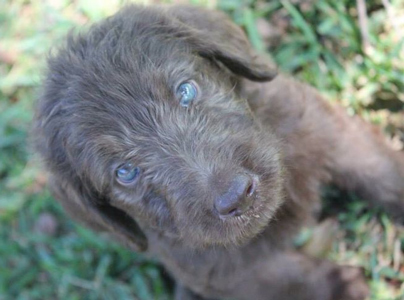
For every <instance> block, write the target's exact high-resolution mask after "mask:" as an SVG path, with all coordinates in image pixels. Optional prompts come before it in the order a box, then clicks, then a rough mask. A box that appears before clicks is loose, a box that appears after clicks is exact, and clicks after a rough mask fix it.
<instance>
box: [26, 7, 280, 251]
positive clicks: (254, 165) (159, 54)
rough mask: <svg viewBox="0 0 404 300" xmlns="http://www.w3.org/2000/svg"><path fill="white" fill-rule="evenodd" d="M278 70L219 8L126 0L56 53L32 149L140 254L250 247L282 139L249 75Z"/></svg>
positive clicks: (91, 216) (56, 186)
mask: <svg viewBox="0 0 404 300" xmlns="http://www.w3.org/2000/svg"><path fill="white" fill-rule="evenodd" d="M274 76H275V72H274V71H273V70H272V69H270V68H269V67H268V65H267V64H264V63H263V62H262V60H261V58H260V57H259V56H258V55H256V54H255V53H254V51H253V50H252V49H251V47H250V45H249V44H248V42H247V40H246V38H245V36H244V34H243V33H242V31H241V30H240V29H239V28H238V27H237V26H235V25H234V24H233V23H231V22H230V21H229V20H228V19H227V18H226V17H225V16H224V15H223V14H221V13H218V12H212V11H206V10H203V9H199V8H195V7H183V6H173V7H154V8H151V7H150V8H143V7H138V6H130V7H126V8H124V9H123V10H122V11H121V12H119V13H118V14H116V15H115V16H113V17H111V18H109V19H107V20H105V21H103V22H101V23H99V24H96V25H94V26H93V27H91V28H90V30H89V31H88V32H87V33H85V34H82V35H76V36H73V35H71V36H70V37H69V38H68V41H67V43H66V45H65V46H64V47H62V48H61V49H60V50H59V51H58V53H57V54H56V55H55V56H53V57H52V58H50V59H49V72H48V75H47V78H46V80H45V82H44V92H43V96H42V97H41V99H40V101H39V103H38V105H37V114H36V119H35V130H34V137H35V139H36V148H37V150H38V151H39V153H40V154H41V155H42V157H43V158H44V160H45V163H46V166H47V168H48V170H49V172H50V177H51V188H52V190H53V193H54V195H55V196H56V198H58V199H59V200H60V201H61V202H62V204H63V206H64V207H65V208H66V209H67V210H68V211H69V212H70V213H71V214H72V215H73V216H75V217H77V218H78V219H80V220H82V221H84V222H85V223H87V224H89V225H91V226H92V227H96V228H101V229H106V230H108V231H110V232H112V233H113V234H115V235H116V236H118V237H119V238H120V239H121V240H125V241H126V242H127V243H129V245H131V246H133V248H135V249H136V250H139V251H142V250H144V249H146V247H147V240H146V236H145V234H144V233H143V231H144V230H146V231H147V230H154V231H158V232H160V233H161V234H163V235H165V236H170V237H172V238H173V239H175V240H177V241H178V242H180V243H184V244H185V245H190V246H193V247H199V248H200V247H204V246H209V245H230V244H239V243H242V242H245V241H246V240H248V239H249V238H252V237H254V236H255V235H256V234H257V233H259V232H260V230H262V229H263V228H264V227H265V226H266V225H267V223H268V222H269V220H270V218H271V217H272V216H273V214H274V212H275V210H276V208H277V207H278V206H279V204H280V202H281V196H280V194H281V186H282V179H281V165H280V159H279V153H278V146H277V140H276V138H275V137H273V136H272V134H271V132H269V129H268V128H265V129H262V128H260V126H259V125H258V124H256V122H255V121H254V116H253V115H252V113H251V111H250V109H249V107H248V104H247V101H246V99H242V98H241V96H240V95H239V89H240V78H241V77H246V78H248V79H250V80H255V81H268V80H271V79H272V78H273V77H274Z"/></svg>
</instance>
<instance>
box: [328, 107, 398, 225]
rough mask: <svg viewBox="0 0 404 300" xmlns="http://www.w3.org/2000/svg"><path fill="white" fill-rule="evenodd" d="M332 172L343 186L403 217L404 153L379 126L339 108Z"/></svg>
mask: <svg viewBox="0 0 404 300" xmlns="http://www.w3.org/2000/svg"><path fill="white" fill-rule="evenodd" d="M336 114H337V115H336V116H337V122H336V124H337V126H339V128H336V130H335V137H334V138H335V148H334V149H333V153H332V154H333V155H332V164H331V166H330V172H331V173H332V175H333V178H334V180H335V182H336V183H337V184H338V185H339V186H341V187H342V188H346V189H348V190H352V191H354V192H356V193H358V195H359V196H361V197H362V198H363V199H365V200H369V201H371V202H372V203H374V204H376V205H380V206H382V207H383V208H384V209H386V210H387V212H388V213H390V214H391V215H392V216H393V217H394V218H395V219H397V220H398V221H400V222H403V221H404V153H403V152H398V151H393V150H392V149H390V148H389V147H388V146H387V144H386V142H385V140H384V137H383V135H382V133H381V132H380V130H379V129H378V128H376V127H374V126H372V125H370V124H368V123H366V122H365V121H363V120H362V119H360V118H359V117H349V116H348V115H346V114H345V112H343V111H342V110H338V109H337V110H336Z"/></svg>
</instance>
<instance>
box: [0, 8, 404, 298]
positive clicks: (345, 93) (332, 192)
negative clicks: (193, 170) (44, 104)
mask: <svg viewBox="0 0 404 300" xmlns="http://www.w3.org/2000/svg"><path fill="white" fill-rule="evenodd" d="M104 2H105V3H104ZM121 2H122V1H118V0H114V1H97V2H94V1H89V0H76V1H68V0H46V1H45V0H33V1H28V0H25V1H24V0H0V299H1V300H3V299H141V300H149V299H170V298H171V287H170V286H171V285H170V281H169V280H168V279H167V275H166V274H165V273H164V271H163V270H161V269H160V267H158V266H157V265H156V263H155V262H153V261H150V260H146V259H145V258H143V257H142V256H141V255H139V254H136V253H133V252H130V251H128V250H126V249H124V248H123V247H121V246H119V245H118V244H116V243H114V242H112V241H110V240H109V239H108V238H107V237H104V236H100V235H99V234H94V233H92V232H91V231H89V230H87V229H85V228H83V227H81V226H79V225H78V224H76V223H74V222H72V221H71V220H70V219H69V218H68V217H67V216H66V215H65V214H64V212H63V211H62V209H61V208H60V206H59V205H58V204H57V203H55V201H54V200H53V199H52V197H51V196H50V194H49V192H48V190H47V189H46V187H45V180H46V177H45V174H44V173H43V172H42V171H41V169H40V167H39V163H38V161H37V159H35V157H34V156H33V155H32V153H31V150H30V148H29V146H28V139H27V137H28V133H27V132H28V131H29V129H30V121H31V119H32V105H33V102H34V100H35V98H36V95H37V94H38V88H39V87H40V82H41V74H42V71H43V69H44V61H45V57H46V55H47V54H48V53H49V51H50V48H51V46H55V45H56V46H57V45H58V44H59V42H60V40H61V39H62V38H63V36H64V34H65V33H66V32H67V31H68V30H69V29H71V28H72V27H74V26H77V25H79V26H83V25H84V24H87V23H88V22H92V21H96V20H99V19H100V18H102V17H104V16H107V15H110V14H112V13H113V12H115V11H116V10H117V9H118V7H119V6H121V4H122V3H121ZM191 2H192V3H194V4H198V5H204V6H208V7H212V8H218V9H222V10H224V11H226V12H227V13H228V14H229V15H230V16H231V17H232V18H233V19H234V20H235V21H236V22H237V23H238V24H240V25H241V26H243V28H244V29H245V30H246V32H247V33H248V36H249V38H250V40H251V42H252V44H253V45H254V47H255V48H257V49H258V50H259V51H266V52H267V53H268V54H269V56H270V57H271V58H272V59H273V61H274V62H276V64H278V66H279V68H280V70H281V71H282V72H285V73H288V74H293V75H294V76H296V77H298V78H299V79H300V80H302V81H305V82H308V83H310V84H312V85H313V86H315V87H316V88H317V89H319V90H320V92H321V93H323V94H324V95H325V96H326V97H327V98H328V99H330V101H337V102H339V103H341V104H342V105H343V106H344V107H346V109H347V111H348V113H350V114H359V115H361V116H363V117H364V118H365V119H367V120H368V121H369V122H373V123H375V124H379V125H380V126H382V128H384V130H385V133H386V139H388V140H389V141H390V142H391V145H392V147H395V148H396V149H398V150H400V149H401V150H402V148H403V138H404V48H403V47H404V2H403V1H399V0H390V1H389V0H381V1H376V0H375V1H373V0H368V1H366V3H365V0H357V1H351V0H340V1H335V0H272V1H262V0H217V1H215V0H206V1H203V0H191ZM94 3H97V5H95V4H94ZM101 3H102V4H101ZM364 155H366V154H364ZM324 202H325V206H326V209H325V212H324V216H325V217H326V222H325V223H323V224H324V226H322V227H320V229H315V230H313V229H310V228H307V229H304V230H303V231H302V233H301V234H300V235H299V237H297V238H296V245H297V246H298V247H302V248H304V249H305V250H306V251H314V252H317V254H321V255H323V256H325V257H327V258H329V259H331V260H333V261H336V262H338V263H341V264H349V265H355V266H362V267H364V269H365V271H366V276H367V279H368V282H369V284H370V286H371V290H372V296H371V299H375V300H376V299H377V300H394V299H395V300H399V299H404V284H403V282H404V262H403V261H404V259H403V257H404V253H403V252H404V230H403V227H400V226H397V225H394V224H393V223H392V221H391V220H390V219H389V218H388V216H386V215H385V214H383V213H382V212H380V211H377V210H369V209H367V208H366V206H365V204H364V202H363V201H362V199H357V198H356V197H355V195H347V194H344V193H341V192H340V191H337V190H336V189H334V188H332V187H328V188H327V189H326V190H325V192H324ZM331 203H332V204H331ZM335 203H338V204H339V205H334V204H335ZM330 224H331V226H329V225H330ZM334 225H338V226H334ZM335 228H337V229H335ZM335 230H336V233H334V232H335ZM330 232H333V233H332V234H330ZM329 236H332V237H333V238H332V239H329V238H327V237H329ZM319 237H320V238H319ZM313 241H317V242H318V241H320V244H321V245H322V246H321V247H320V248H324V249H321V251H319V246H316V243H315V242H313ZM324 245H326V246H324ZM319 252H321V253H319Z"/></svg>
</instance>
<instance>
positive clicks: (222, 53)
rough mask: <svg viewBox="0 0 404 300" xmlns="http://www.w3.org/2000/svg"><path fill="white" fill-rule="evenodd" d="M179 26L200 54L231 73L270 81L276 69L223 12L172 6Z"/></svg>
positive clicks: (171, 9) (171, 8)
mask: <svg viewBox="0 0 404 300" xmlns="http://www.w3.org/2000/svg"><path fill="white" fill-rule="evenodd" d="M168 13H169V14H170V15H171V16H173V17H174V18H175V19H177V20H178V21H180V23H181V24H180V26H179V27H180V30H181V33H180V34H183V33H184V32H186V33H187V35H188V36H187V40H188V41H189V43H191V46H192V47H193V48H194V49H196V51H198V53H199V54H200V55H201V56H204V57H208V58H214V59H216V60H218V61H220V62H222V63H223V64H224V65H225V66H226V67H227V68H228V69H229V70H230V71H232V72H233V73H235V74H237V75H240V76H243V77H245V78H248V79H250V80H254V81H270V80H272V79H273V78H275V76H276V74H277V72H276V70H275V69H274V68H272V67H271V66H270V65H269V62H268V60H267V59H265V57H263V56H262V55H259V54H258V53H256V52H255V51H254V49H253V48H252V46H251V45H250V43H249V42H248V40H247V37H246V35H245V34H244V32H243V31H242V30H241V28H240V27H238V26H237V25H236V24H234V23H233V22H232V21H231V20H230V19H229V17H228V16H226V15H225V14H224V13H222V12H218V11H213V10H208V9H203V8H200V7H196V6H185V5H184V6H182V5H181V6H171V7H170V8H169V9H168Z"/></svg>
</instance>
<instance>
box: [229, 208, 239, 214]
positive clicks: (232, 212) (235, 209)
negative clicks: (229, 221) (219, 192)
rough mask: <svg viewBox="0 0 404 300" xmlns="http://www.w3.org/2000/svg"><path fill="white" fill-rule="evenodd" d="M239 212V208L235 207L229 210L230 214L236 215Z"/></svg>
mask: <svg viewBox="0 0 404 300" xmlns="http://www.w3.org/2000/svg"><path fill="white" fill-rule="evenodd" d="M237 214H238V209H237V208H234V209H232V210H231V211H229V212H228V215H229V216H235V215H237Z"/></svg>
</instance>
